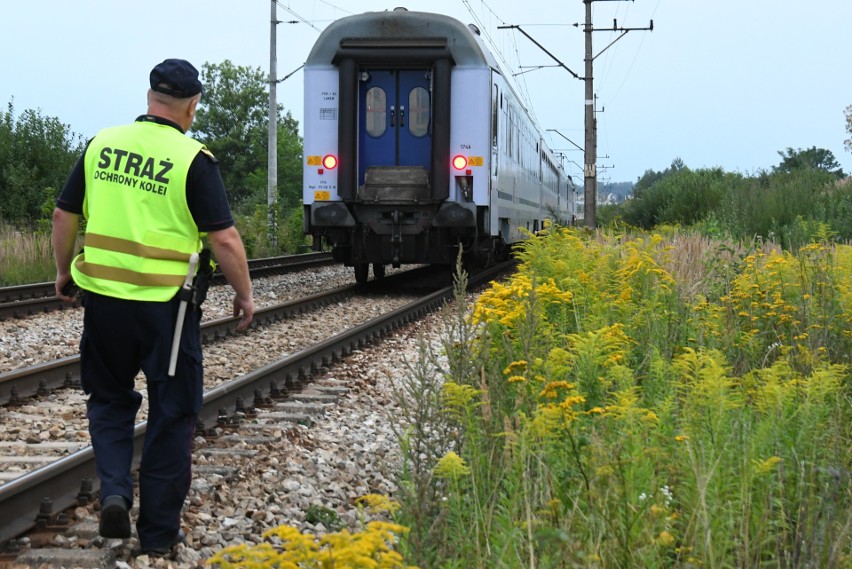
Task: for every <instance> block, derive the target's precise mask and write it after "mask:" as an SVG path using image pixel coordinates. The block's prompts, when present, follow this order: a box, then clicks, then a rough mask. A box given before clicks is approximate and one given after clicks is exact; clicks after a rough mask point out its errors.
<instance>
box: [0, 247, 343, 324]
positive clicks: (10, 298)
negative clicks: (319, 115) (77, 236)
mask: <svg viewBox="0 0 852 569" xmlns="http://www.w3.org/2000/svg"><path fill="white" fill-rule="evenodd" d="M332 262H334V261H333V260H332V258H331V255H330V254H328V253H307V254H304V255H286V256H282V257H268V258H265V259H251V260H249V271H250V274H251V277H252V278H258V277H262V276H266V275H271V274H280V273H283V272H287V271H298V270H304V269H307V268H310V267H318V266H322V265H325V264H330V263H332ZM214 282H218V283H222V282H225V277H224V275H223V274H222V273H221V272H218V271H217V272H216V273H215V274H214ZM53 287H54V283H53V282H44V283H35V284H27V285H17V286H11V287H3V288H0V320H3V319H6V318H22V317H25V316H32V315H34V314H39V313H42V312H50V311H52V310H63V309H67V308H73V307H77V306H79V304H78V303H77V302H75V303H73V304H72V303H66V302H62V301H61V300H59V299H58V298H57V297H56V294H55V292H54V288H53Z"/></svg>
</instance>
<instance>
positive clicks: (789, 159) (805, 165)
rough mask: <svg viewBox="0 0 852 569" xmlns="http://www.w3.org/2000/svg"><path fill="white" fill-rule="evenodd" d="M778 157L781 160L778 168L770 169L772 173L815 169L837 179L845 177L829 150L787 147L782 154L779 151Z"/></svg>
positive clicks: (813, 147)
mask: <svg viewBox="0 0 852 569" xmlns="http://www.w3.org/2000/svg"><path fill="white" fill-rule="evenodd" d="M778 155H779V156H781V158H782V160H781V163H780V164H779V165H778V166H774V167H773V168H772V171H773V172H777V173H790V172H795V171H798V170H806V169H815V170H823V171H825V172H829V173H831V174H833V175H834V176H835V177H836V178H838V179H840V178H845V177H846V174H844V173H843V170H842V169H841V167H840V164H839V163H838V162H837V160H836V159H835V158H834V154H832V153H831V150H826V149H825V148H817V147H816V146H811V147H810V148H808V149H807V150H802V149H801V148H799V149H797V150H793V149H792V148H789V147H788V148H787V149H786V150H785V151H783V152H780V151H779V152H778Z"/></svg>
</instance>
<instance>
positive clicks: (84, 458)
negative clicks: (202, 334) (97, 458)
mask: <svg viewBox="0 0 852 569" xmlns="http://www.w3.org/2000/svg"><path fill="white" fill-rule="evenodd" d="M505 269H506V267H505V266H501V267H499V268H497V269H496V270H505ZM495 274H496V273H494V272H485V273H481V274H479V275H477V276H476V277H473V278H471V284H476V283H477V282H480V283H485V282H488V281H489V280H491V279H492V278H493V277H494V275H495ZM421 278H422V277H421ZM381 286H386V284H385V283H380V284H378V285H377V288H378V289H379V290H381ZM340 293H341V292H340V291H338V294H340ZM451 294H452V287H451V286H450V287H444V288H442V289H440V290H438V291H436V292H430V293H429V294H424V295H423V296H422V297H420V298H418V299H417V300H416V301H413V302H410V303H407V304H406V305H405V306H403V307H400V308H398V309H394V310H391V311H389V312H387V313H383V314H381V315H380V316H377V317H376V318H373V319H370V320H369V321H366V322H364V323H361V324H359V325H357V326H354V327H351V328H350V329H347V330H345V331H343V332H340V333H338V334H336V335H334V336H332V337H330V338H325V339H323V340H321V341H319V342H317V343H315V344H313V345H311V346H309V347H307V348H304V349H302V350H299V351H298V352H296V353H293V354H290V355H288V356H286V357H283V358H281V359H279V360H276V361H274V362H271V363H268V364H266V365H263V366H262V367H260V368H258V369H254V370H251V371H249V372H248V373H245V374H243V375H241V376H239V377H237V378H236V379H234V380H233V381H228V382H226V383H223V384H221V385H219V386H217V387H214V388H212V389H210V390H209V391H208V392H207V393H206V394H205V396H204V405H203V409H202V411H201V412H200V413H199V417H198V432H199V433H200V434H202V435H204V436H206V437H216V438H221V437H222V435H223V433H227V432H229V431H230V430H232V429H241V428H245V429H248V430H249V431H253V432H254V431H256V432H257V433H260V432H261V431H263V430H264V429H266V428H267V427H263V426H259V425H261V424H268V425H272V426H271V427H268V428H273V429H279V430H280V428H281V427H280V424H281V423H282V422H284V423H287V424H290V425H292V424H294V422H295V423H299V422H302V423H308V422H310V415H311V412H313V411H312V410H315V409H314V408H315V407H316V406H317V405H322V404H324V403H328V402H330V401H333V400H334V399H335V398H336V397H338V396H340V395H341V394H343V393H345V392H346V389H347V387H346V385H322V386H314V387H309V389H310V391H309V392H306V391H305V388H306V386H309V383H308V381H307V380H308V378H310V377H312V376H313V374H315V373H316V372H317V371H318V370H320V369H324V368H327V367H328V366H330V365H331V364H332V363H333V362H335V361H337V360H340V359H341V358H344V357H346V356H347V355H348V354H350V353H351V352H352V351H353V350H356V349H358V348H359V347H362V346H364V345H366V344H368V343H370V342H372V341H373V340H375V339H377V338H378V337H381V336H383V335H386V334H388V333H389V332H390V331H392V330H394V329H395V328H397V327H399V326H401V325H403V324H405V323H407V322H410V321H412V320H414V319H417V318H420V317H421V316H423V315H424V314H426V313H428V312H430V311H432V310H434V309H435V308H437V307H438V306H440V305H441V304H442V303H443V302H444V300H445V299H446V298H448V297H449V296H451ZM291 310H298V309H297V308H295V306H294V307H291ZM270 314H271V313H270ZM276 318H279V317H278V316H274V315H270V316H269V319H270V320H275V319H276ZM225 320H231V322H230V326H231V327H233V326H234V325H235V324H234V319H225ZM227 329H228V325H227V324H226V325H225V328H223V330H225V332H224V333H227ZM211 330H212V328H211ZM296 394H300V395H298V396H297V395H296ZM297 400H298V401H297ZM261 415H265V416H266V418H265V419H264V420H263V421H268V423H262V422H261V423H259V422H258V419H257V417H258V416H261ZM246 417H254V418H253V419H252V420H251V424H252V425H254V426H251V427H248V426H245V427H242V426H241V424H242V423H241V420H240V419H245V418H246ZM275 425H279V426H278V427H275ZM144 431H145V423H144V422H142V423H139V424H138V425H137V427H136V434H137V441H139V442H138V444H137V448H140V447H141V440H142V437H143V435H144ZM205 452H208V451H205ZM216 452H217V451H213V450H210V451H209V454H210V457H214V456H215V455H216ZM227 454H229V456H231V457H233V456H234V453H227ZM210 460H211V461H214V460H213V458H210ZM96 491H97V483H96V477H95V475H94V462H93V454H92V451H91V448H90V447H88V446H85V447H83V448H79V449H77V450H75V451H74V452H71V453H70V454H67V455H66V456H63V457H62V458H60V459H58V460H55V461H52V462H49V463H48V464H45V465H43V466H40V467H39V468H36V469H35V470H33V471H31V472H29V473H28V474H25V475H23V476H20V477H17V478H14V479H13V480H10V481H8V482H7V483H6V484H4V485H3V486H0V544H6V545H11V546H12V550H14V545H15V543H16V541H15V539H14V538H15V537H16V536H18V535H19V534H21V533H22V532H27V531H33V530H35V529H39V530H42V531H47V532H49V533H50V532H53V533H61V532H64V531H65V530H67V528H68V525H69V524H70V522H69V519H70V516H68V515H67V514H65V513H64V512H65V511H66V509H67V508H70V507H73V506H75V505H77V506H78V507H85V505H86V504H87V503H88V502H90V501H91V500H92V495H93V494H94V492H96ZM7 555H15V554H14V552H13V553H8V554H7Z"/></svg>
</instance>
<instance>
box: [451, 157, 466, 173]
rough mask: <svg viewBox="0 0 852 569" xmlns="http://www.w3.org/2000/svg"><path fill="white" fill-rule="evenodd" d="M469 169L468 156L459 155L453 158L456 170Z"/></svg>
mask: <svg viewBox="0 0 852 569" xmlns="http://www.w3.org/2000/svg"><path fill="white" fill-rule="evenodd" d="M466 167H467V156H462V155H461V154H457V155H455V156H453V168H455V169H456V170H464V169H465V168H466Z"/></svg>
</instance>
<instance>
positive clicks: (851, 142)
mask: <svg viewBox="0 0 852 569" xmlns="http://www.w3.org/2000/svg"><path fill="white" fill-rule="evenodd" d="M845 112H846V132H848V133H849V134H850V138H847V139H846V140H844V141H843V145H844V146H845V147H846V151H847V152H852V105H849V106H848V107H846V111H845Z"/></svg>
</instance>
